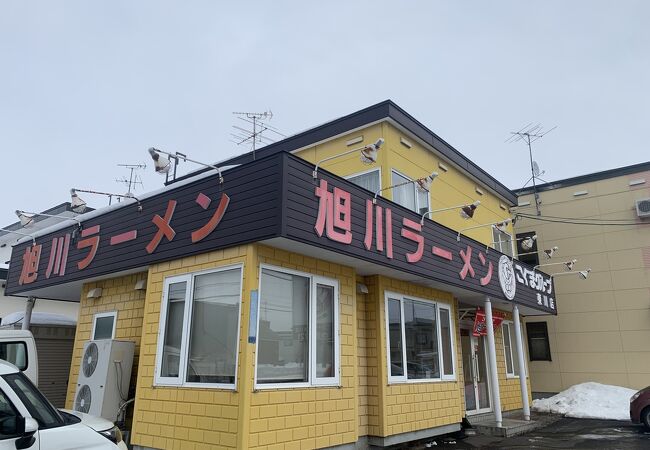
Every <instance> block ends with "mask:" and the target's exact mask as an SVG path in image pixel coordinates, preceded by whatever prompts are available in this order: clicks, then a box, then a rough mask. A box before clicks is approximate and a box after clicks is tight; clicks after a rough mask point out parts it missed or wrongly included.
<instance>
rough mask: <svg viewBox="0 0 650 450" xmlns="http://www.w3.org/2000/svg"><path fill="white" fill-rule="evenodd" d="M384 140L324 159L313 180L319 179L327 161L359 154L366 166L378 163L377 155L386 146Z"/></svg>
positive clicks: (315, 171) (320, 162) (316, 169)
mask: <svg viewBox="0 0 650 450" xmlns="http://www.w3.org/2000/svg"><path fill="white" fill-rule="evenodd" d="M384 142H385V141H384V138H379V139H377V140H376V141H375V142H374V143H373V144H368V145H364V146H363V147H357V148H353V149H352V150H348V151H345V152H343V153H339V154H338V155H334V156H330V157H328V158H323V159H321V160H320V161H318V162H317V163H316V166H315V167H314V171H313V172H312V177H313V178H318V168H319V167H320V165H321V164H322V163H324V162H325V161H331V160H332V159H336V158H340V157H341V156H345V155H349V154H350V153H356V152H359V154H360V158H361V162H362V163H364V164H373V163H375V162H377V154H378V152H379V149H380V148H381V146H382V145H384Z"/></svg>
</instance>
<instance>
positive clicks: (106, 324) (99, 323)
mask: <svg viewBox="0 0 650 450" xmlns="http://www.w3.org/2000/svg"><path fill="white" fill-rule="evenodd" d="M114 323H115V316H113V315H111V316H101V317H95V334H93V339H95V340H96V339H113V324H114Z"/></svg>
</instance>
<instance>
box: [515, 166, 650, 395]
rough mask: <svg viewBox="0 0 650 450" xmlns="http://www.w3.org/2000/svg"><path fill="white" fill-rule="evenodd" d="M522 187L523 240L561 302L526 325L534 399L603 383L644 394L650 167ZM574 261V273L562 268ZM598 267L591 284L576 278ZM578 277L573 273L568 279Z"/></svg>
mask: <svg viewBox="0 0 650 450" xmlns="http://www.w3.org/2000/svg"><path fill="white" fill-rule="evenodd" d="M536 190H537V197H538V202H539V209H540V213H541V214H540V216H537V211H536V208H535V192H534V190H533V188H532V187H529V188H526V189H521V190H519V191H518V194H519V205H520V207H519V208H517V212H518V213H519V214H520V215H521V217H520V219H519V220H517V223H516V232H517V234H518V236H519V237H525V236H530V235H531V234H536V235H537V236H538V237H537V244H538V247H540V249H542V248H544V249H550V248H552V247H557V251H556V252H555V254H554V256H553V258H552V259H546V258H541V259H540V258H538V257H537V254H536V253H534V254H531V255H526V256H522V259H526V260H527V261H528V262H529V263H530V264H551V265H546V266H542V269H546V270H547V271H548V272H549V273H559V274H562V275H561V276H559V275H557V276H555V277H554V278H553V279H554V284H555V289H556V293H557V295H558V296H561V297H562V302H561V305H560V306H559V307H558V314H557V316H544V317H541V316H540V317H529V318H527V319H526V322H527V323H526V328H527V331H528V345H529V352H528V353H529V358H530V363H529V364H530V376H531V383H532V389H533V391H535V392H543V393H551V392H559V391H562V390H564V389H567V388H568V387H570V386H572V385H575V384H578V383H584V382H587V381H596V382H599V383H604V384H613V385H616V386H626V387H628V388H632V389H641V388H644V387H646V386H647V385H648V380H650V348H648V342H649V341H650V276H649V274H650V228H649V225H648V221H649V220H650V163H648V162H646V163H641V164H635V165H632V166H626V167H619V168H615V169H610V170H606V171H603V172H596V173H591V174H587V175H581V176H577V177H572V178H567V179H563V180H558V181H553V182H551V183H545V184H542V185H538V186H537V189H536ZM573 260H576V262H575V264H574V267H573V270H572V272H568V271H567V270H566V268H565V267H564V263H566V262H572V261H573ZM586 269H591V270H590V272H589V277H588V279H586V280H584V279H582V277H580V276H578V272H579V271H584V270H586ZM571 273H573V275H571Z"/></svg>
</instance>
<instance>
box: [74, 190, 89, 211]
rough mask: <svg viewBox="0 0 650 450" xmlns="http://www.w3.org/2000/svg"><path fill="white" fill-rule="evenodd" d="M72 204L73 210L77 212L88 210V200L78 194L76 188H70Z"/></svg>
mask: <svg viewBox="0 0 650 450" xmlns="http://www.w3.org/2000/svg"><path fill="white" fill-rule="evenodd" d="M70 206H71V207H72V211H73V212H76V213H77V214H82V213H83V212H85V211H86V202H85V201H84V200H83V199H82V198H81V197H79V196H78V195H77V191H76V189H74V188H72V189H70Z"/></svg>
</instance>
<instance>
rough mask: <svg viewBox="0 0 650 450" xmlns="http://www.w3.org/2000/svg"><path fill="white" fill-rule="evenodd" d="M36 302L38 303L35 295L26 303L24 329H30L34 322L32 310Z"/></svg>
mask: <svg viewBox="0 0 650 450" xmlns="http://www.w3.org/2000/svg"><path fill="white" fill-rule="evenodd" d="M34 303H36V298H35V297H29V298H28V299H27V302H26V303H25V315H24V316H23V326H22V327H21V329H22V330H29V327H30V325H31V324H32V310H33V309H34Z"/></svg>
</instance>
